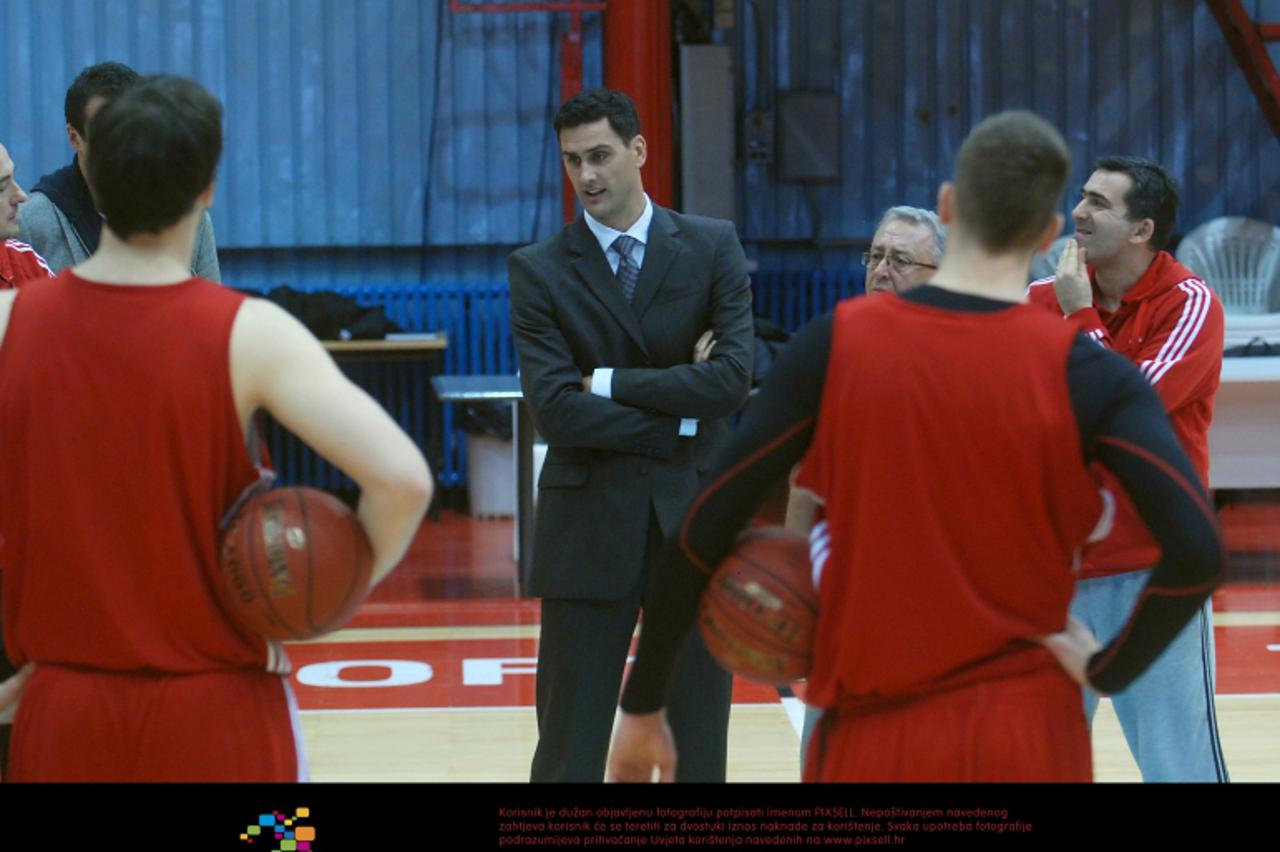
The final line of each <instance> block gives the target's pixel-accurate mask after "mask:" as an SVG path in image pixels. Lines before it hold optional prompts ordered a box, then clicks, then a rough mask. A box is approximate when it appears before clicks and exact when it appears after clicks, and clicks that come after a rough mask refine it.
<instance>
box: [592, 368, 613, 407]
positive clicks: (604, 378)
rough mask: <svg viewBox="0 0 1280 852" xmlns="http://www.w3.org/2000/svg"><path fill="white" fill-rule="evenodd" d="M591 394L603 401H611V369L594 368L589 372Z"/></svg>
mask: <svg viewBox="0 0 1280 852" xmlns="http://www.w3.org/2000/svg"><path fill="white" fill-rule="evenodd" d="M591 392H592V393H593V394H595V395H596V396H602V397H604V398H605V399H613V368H612V367H596V368H595V369H594V370H592V371H591Z"/></svg>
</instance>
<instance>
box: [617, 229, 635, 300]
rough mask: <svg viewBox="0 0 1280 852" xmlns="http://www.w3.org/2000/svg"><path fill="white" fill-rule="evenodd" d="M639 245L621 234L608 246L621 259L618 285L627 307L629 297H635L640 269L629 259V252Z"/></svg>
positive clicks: (633, 238) (631, 238)
mask: <svg viewBox="0 0 1280 852" xmlns="http://www.w3.org/2000/svg"><path fill="white" fill-rule="evenodd" d="M639 243H640V241H639V240H637V239H636V238H635V237H628V236H627V235H626V234H623V235H622V236H620V237H618V238H617V239H616V240H614V241H613V245H611V246H610V248H612V249H613V250H614V251H616V252H617V253H618V255H619V256H620V257H621V258H622V259H621V260H620V261H618V273H617V274H618V283H620V284H621V285H622V295H623V296H625V297H626V298H627V304H628V305H629V304H631V297H632V296H634V295H635V292H636V281H637V280H639V278H640V267H639V266H637V265H636V262H635V260H634V259H633V258H632V257H631V252H632V251H633V250H634V249H635V247H636V246H637V245H639Z"/></svg>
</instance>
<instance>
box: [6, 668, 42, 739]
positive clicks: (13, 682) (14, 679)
mask: <svg viewBox="0 0 1280 852" xmlns="http://www.w3.org/2000/svg"><path fill="white" fill-rule="evenodd" d="M35 668H36V664H35V663H27V664H26V665H25V666H23V667H22V668H20V669H18V671H17V673H16V674H14V675H11V676H10V677H7V678H5V679H4V680H3V681H0V724H8V723H10V722H12V721H13V714H14V711H16V710H17V709H18V699H20V698H21V697H22V688H23V687H24V686H26V685H27V679H28V678H29V677H31V673H32V672H33V671H35Z"/></svg>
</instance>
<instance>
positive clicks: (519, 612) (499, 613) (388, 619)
mask: <svg viewBox="0 0 1280 852" xmlns="http://www.w3.org/2000/svg"><path fill="white" fill-rule="evenodd" d="M539 604H540V602H539V601H537V600H531V599H511V600H501V599H500V600H446V601H403V602H401V601H369V602H367V603H365V605H364V606H362V607H360V610H359V611H358V612H357V613H356V614H355V616H354V617H353V618H352V619H351V621H349V622H347V625H346V626H347V627H469V626H480V627H489V626H493V625H521V624H539V623H541V610H540V608H539Z"/></svg>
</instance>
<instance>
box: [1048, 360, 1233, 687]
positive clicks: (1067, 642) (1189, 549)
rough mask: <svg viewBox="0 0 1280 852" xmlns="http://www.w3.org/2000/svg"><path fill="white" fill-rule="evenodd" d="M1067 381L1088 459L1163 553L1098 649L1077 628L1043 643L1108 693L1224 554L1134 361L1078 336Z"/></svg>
mask: <svg viewBox="0 0 1280 852" xmlns="http://www.w3.org/2000/svg"><path fill="white" fill-rule="evenodd" d="M1070 385H1071V393H1072V403H1073V407H1074V408H1075V410H1076V417H1077V420H1078V421H1079V423H1080V428H1081V435H1082V441H1083V447H1084V452H1085V456H1086V459H1087V460H1097V461H1100V462H1102V464H1104V465H1105V466H1106V467H1108V468H1109V469H1110V470H1111V471H1113V472H1114V473H1115V474H1116V476H1117V477H1118V478H1119V480H1120V481H1121V483H1122V484H1123V485H1124V487H1125V490H1126V491H1127V492H1128V493H1129V494H1130V495H1131V497H1132V499H1133V503H1134V506H1135V508H1136V509H1137V510H1138V513H1139V515H1140V516H1141V517H1142V520H1143V521H1144V522H1145V523H1146V525H1147V528H1148V529H1149V530H1150V532H1151V536H1152V538H1153V539H1155V541H1156V544H1157V545H1159V547H1160V551H1161V555H1160V562H1159V563H1158V564H1157V565H1156V566H1155V568H1154V569H1153V570H1152V572H1151V577H1150V579H1149V580H1148V582H1147V585H1146V587H1145V588H1144V590H1143V592H1142V594H1141V595H1140V596H1139V598H1138V601H1137V603H1136V604H1135V606H1134V609H1133V612H1132V613H1131V614H1130V616H1129V620H1128V622H1127V623H1126V624H1125V627H1124V628H1123V629H1122V630H1121V631H1120V633H1119V634H1118V635H1117V636H1116V637H1115V639H1113V640H1112V641H1111V642H1110V643H1109V644H1108V645H1107V646H1106V647H1105V648H1101V649H1099V648H1098V646H1097V644H1096V642H1093V641H1092V637H1091V636H1090V635H1088V632H1087V631H1084V632H1083V633H1082V632H1081V631H1080V630H1079V628H1078V626H1076V625H1069V626H1068V629H1067V631H1065V632H1064V633H1063V634H1059V635H1058V636H1056V637H1052V639H1051V640H1050V641H1048V642H1046V644H1047V645H1048V647H1049V648H1050V649H1051V650H1053V651H1054V652H1055V653H1056V654H1058V656H1059V659H1060V660H1062V662H1063V665H1064V667H1065V668H1066V669H1067V670H1068V671H1070V672H1073V673H1074V674H1076V676H1077V677H1079V676H1080V675H1081V674H1083V675H1084V676H1085V677H1086V678H1087V681H1088V683H1089V684H1090V685H1091V686H1093V687H1094V688H1095V689H1097V690H1098V691H1099V692H1102V693H1111V692H1116V691H1119V690H1121V689H1123V688H1124V687H1126V686H1127V685H1128V684H1130V683H1131V682H1132V681H1133V680H1134V678H1136V677H1137V676H1138V675H1140V674H1141V673H1142V672H1143V671H1144V670H1145V669H1146V668H1147V667H1148V666H1149V665H1150V664H1151V663H1152V662H1154V661H1155V659H1156V658H1157V657H1158V656H1159V655H1160V653H1161V652H1162V651H1164V649H1165V648H1166V647H1167V646H1168V644H1169V643H1170V642H1172V641H1173V638H1174V637H1175V636H1176V635H1177V633H1178V631H1179V630H1181V629H1182V627H1183V626H1184V625H1185V624H1186V623H1187V622H1188V621H1190V619H1191V618H1192V616H1194V615H1195V613H1196V612H1197V611H1198V610H1199V609H1200V607H1201V605H1202V604H1203V603H1204V601H1205V598H1207V597H1208V596H1209V595H1210V594H1211V593H1212V591H1213V589H1214V588H1215V587H1216V586H1218V585H1219V584H1220V583H1221V582H1222V579H1223V577H1224V575H1225V571H1226V560H1225V556H1224V553H1223V549H1222V538H1221V531H1220V530H1219V527H1218V522H1217V517H1216V516H1215V514H1214V510H1213V507H1212V505H1211V504H1210V502H1209V498H1208V495H1207V494H1206V493H1205V490H1204V487H1203V486H1202V485H1201V484H1200V481H1199V477H1198V476H1197V475H1196V473H1195V470H1194V468H1192V466H1191V462H1190V461H1189V460H1188V459H1187V457H1186V454H1185V453H1184V452H1183V450H1182V447H1181V446H1180V445H1179V443H1178V439H1177V437H1176V436H1175V435H1174V432H1173V428H1172V427H1171V426H1170V425H1169V421H1168V418H1167V417H1166V416H1165V413H1164V409H1163V406H1162V405H1161V401H1160V399H1159V397H1157V396H1156V394H1155V392H1154V391H1152V389H1151V387H1150V386H1149V385H1148V384H1147V383H1146V382H1145V381H1144V380H1143V378H1142V377H1141V376H1140V375H1139V374H1138V373H1137V372H1136V371H1135V370H1134V369H1133V367H1132V365H1130V364H1128V363H1127V362H1126V361H1125V360H1124V359H1123V358H1122V357H1121V356H1119V355H1116V354H1114V353H1110V352H1107V351H1105V350H1103V349H1100V348H1098V347H1096V346H1093V345H1092V344H1090V343H1088V342H1086V341H1084V340H1083V339H1081V340H1080V341H1079V342H1077V344H1076V347H1075V348H1074V349H1073V351H1072V364H1071V374H1070ZM1091 642H1092V644H1091Z"/></svg>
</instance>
